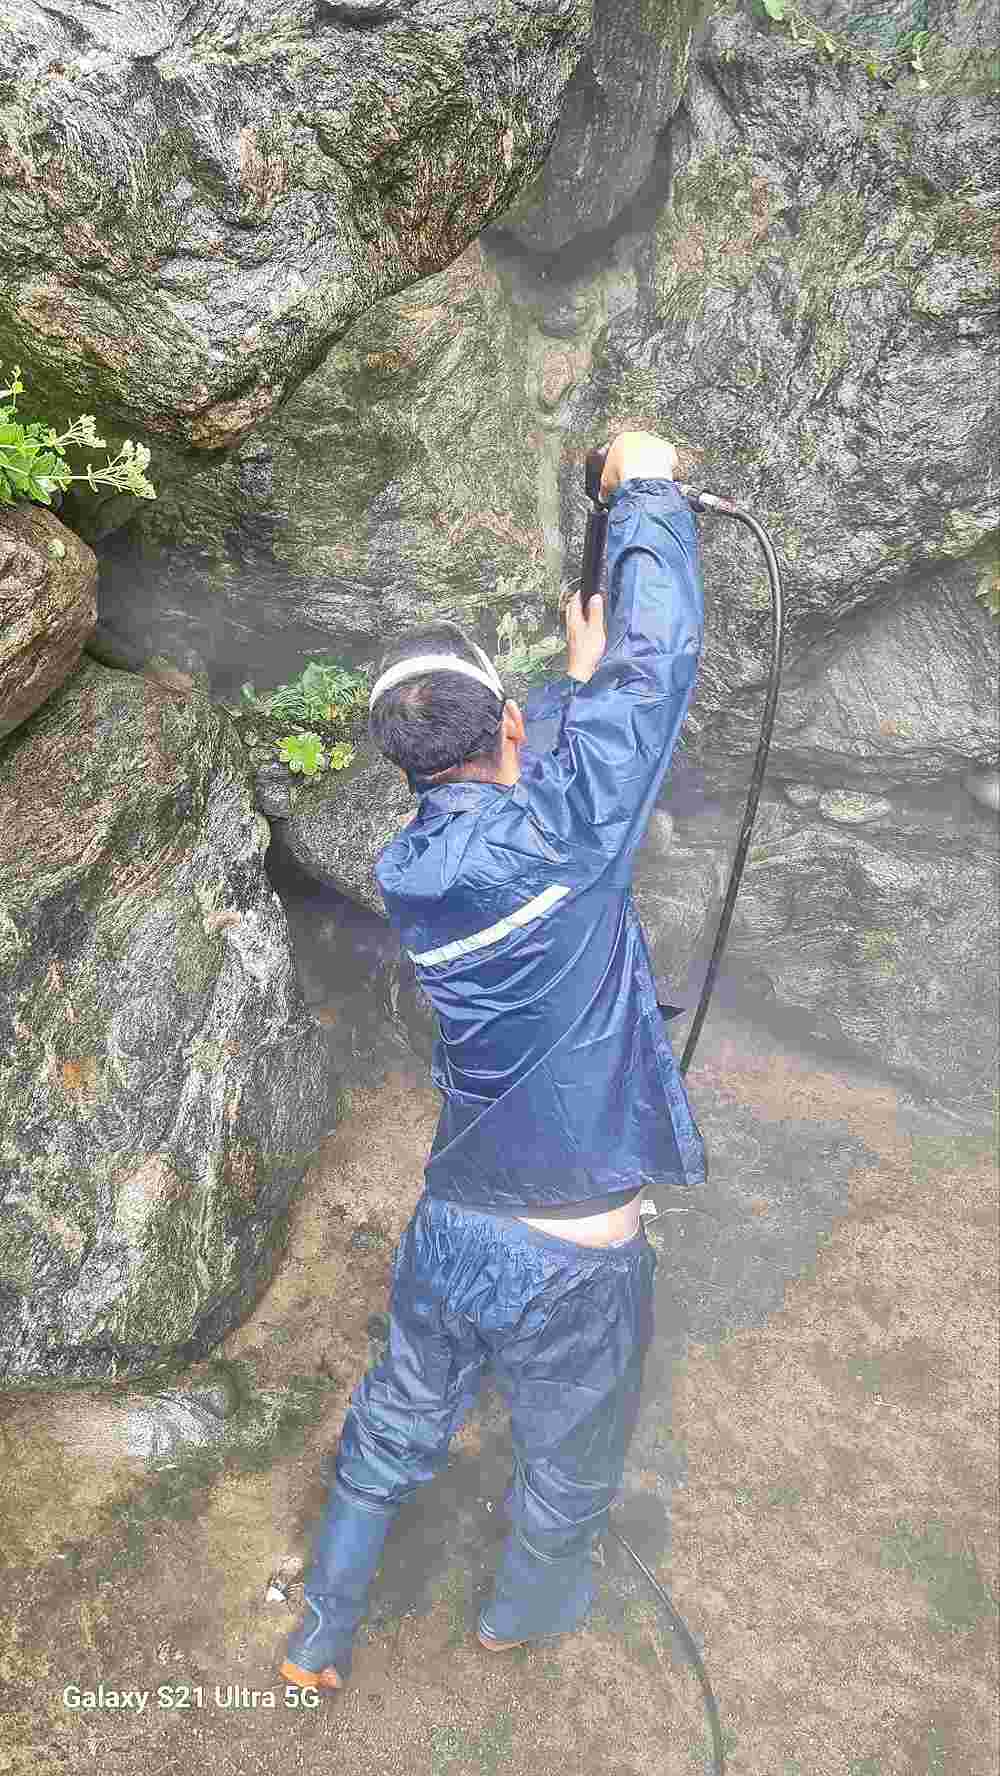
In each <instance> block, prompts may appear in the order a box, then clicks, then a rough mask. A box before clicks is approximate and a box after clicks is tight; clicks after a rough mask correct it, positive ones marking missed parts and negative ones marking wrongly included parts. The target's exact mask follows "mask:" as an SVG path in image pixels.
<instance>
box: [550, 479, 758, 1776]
mask: <svg viewBox="0 0 1000 1776" xmlns="http://www.w3.org/2000/svg"><path fill="white" fill-rule="evenodd" d="M606 455H607V450H593V451H591V452H590V454H589V455H588V457H587V467H586V478H585V486H586V490H587V493H588V495H589V496H590V499H591V500H592V502H593V504H592V507H591V511H590V514H589V516H588V519H587V533H586V537H585V539H584V550H583V567H582V571H581V575H580V598H581V603H582V605H583V608H584V610H586V607H587V603H588V601H589V599H590V597H591V596H592V594H593V593H594V592H596V590H597V586H598V582H599V579H600V573H601V561H602V557H603V553H604V541H605V535H606V531H607V511H606V509H605V508H604V507H602V506H601V504H600V502H599V486H600V478H601V471H602V470H603V467H604V459H605V457H606ZM676 486H677V491H678V493H679V494H681V495H682V496H683V498H684V499H686V500H687V502H688V504H689V506H691V508H692V509H693V510H694V511H695V512H722V513H724V514H725V515H726V517H727V518H735V519H736V520H737V522H738V523H739V524H745V525H746V527H747V529H748V530H751V531H752V532H753V534H754V536H755V537H756V538H757V541H758V543H759V544H760V546H761V549H762V550H763V553H764V562H765V565H766V567H767V577H768V581H769V583H770V587H771V666H770V673H769V676H768V681H767V697H766V699H765V702H764V714H763V716H762V718H761V729H760V741H759V743H758V746H757V757H756V759H755V760H754V767H753V773H752V775H751V778H750V789H749V793H748V795H747V802H746V807H745V809H744V811H743V824H742V826H741V828H740V836H739V839H738V840H737V844H736V853H735V856H734V858H733V867H732V870H731V871H730V875H729V886H728V888H727V890H726V897H725V900H724V901H723V904H722V912H721V914H720V916H719V929H718V931H717V932H716V934H715V944H714V946H713V949H712V954H711V957H710V958H709V964H708V972H707V973H706V975H705V982H704V985H703V987H702V989H701V997H700V999H699V1000H698V1007H697V1010H696V1012H695V1015H694V1022H693V1024H692V1025H691V1030H690V1033H689V1035H688V1039H687V1042H686V1044H685V1047H684V1054H683V1056H682V1058H681V1062H680V1066H679V1068H678V1071H679V1072H680V1073H681V1074H682V1075H683V1074H684V1073H686V1072H687V1069H688V1065H689V1063H690V1060H691V1056H692V1055H693V1054H694V1050H695V1044H696V1042H697V1041H698V1037H699V1036H700V1034H701V1026H702V1024H703V1023H704V1022H705V1014H706V1012H707V1011H708V1002H709V1000H710V999H711V997H712V988H713V987H714V985H715V977H716V974H717V973H718V969H719V963H720V961H721V959H722V952H723V950H724V948H725V944H726V938H727V937H728V936H729V927H730V924H731V922H732V917H733V907H734V906H735V904H736V896H737V894H738V893H739V888H740V881H741V879H742V876H743V865H744V863H745V862H746V855H747V849H748V847H749V844H750V834H751V832H752V831H753V823H754V817H755V815H756V813H757V803H758V802H759V801H760V791H761V785H762V783H763V781H764V771H765V769H766V767H767V755H768V752H769V751H770V748H771V731H772V729H773V727H774V712H775V710H776V708H777V705H778V690H779V687H780V684H781V661H782V654H783V651H784V642H785V619H784V609H783V604H782V594H781V573H780V571H779V568H778V558H777V555H776V554H775V550H774V544H773V543H772V541H771V538H770V537H769V536H768V533H767V531H766V530H765V529H764V526H763V525H762V524H759V523H758V521H757V519H756V518H754V517H753V516H752V515H751V514H750V513H749V512H745V511H744V510H743V508H742V506H734V505H733V502H732V500H727V499H724V498H723V496H722V495H721V494H717V493H704V492H701V491H699V490H698V489H697V488H694V487H690V486H689V485H688V484H687V482H684V481H678V482H677V483H676ZM608 1532H609V1534H610V1535H612V1536H614V1538H615V1541H616V1542H620V1543H621V1545H622V1547H623V1548H624V1549H625V1552H626V1554H628V1555H629V1557H630V1559H632V1560H634V1561H635V1564H636V1566H637V1567H638V1568H639V1571H640V1572H642V1573H644V1574H645V1576H646V1578H647V1579H648V1580H649V1582H650V1584H651V1585H652V1587H653V1590H654V1591H655V1592H656V1595H657V1597H658V1598H659V1599H660V1601H661V1603H662V1604H663V1607H664V1609H665V1610H666V1612H667V1615H668V1617H669V1619H670V1622H671V1625H672V1627H673V1628H675V1629H676V1631H677V1633H678V1634H679V1635H680V1636H681V1639H682V1640H683V1642H684V1645H685V1646H686V1648H687V1650H688V1653H689V1655H690V1658H691V1663H692V1664H693V1666H694V1668H695V1671H696V1672H697V1674H698V1681H699V1683H700V1684H701V1688H702V1693H703V1695H704V1698H705V1710H706V1713H707V1714H708V1724H709V1727H710V1729H711V1733H712V1758H713V1765H714V1776H725V1752H724V1749H723V1744H722V1727H721V1725H720V1722H719V1706H718V1703H717V1702H716V1700H715V1696H714V1695H713V1693H712V1686H711V1684H710V1683H709V1681H708V1673H707V1671H706V1670H705V1666H704V1664H703V1662H702V1658H701V1654H700V1653H699V1651H698V1648H697V1647H696V1645H695V1642H694V1637H693V1635H692V1634H691V1632H690V1630H689V1628H688V1627H687V1624H686V1623H685V1622H684V1620H683V1618H682V1617H681V1616H679V1615H678V1613H677V1611H676V1610H675V1609H674V1606H673V1604H672V1603H671V1601H670V1598H669V1597H668V1595H667V1593H666V1591H664V1589H663V1586H662V1585H660V1584H659V1583H658V1582H657V1580H656V1579H654V1577H653V1575H652V1573H651V1572H650V1570H649V1568H648V1566H646V1565H645V1564H644V1563H643V1561H641V1560H640V1559H639V1556H638V1554H637V1553H636V1551H635V1549H634V1548H633V1547H632V1546H631V1545H630V1543H628V1542H627V1541H626V1540H625V1537H624V1536H623V1535H619V1533H618V1531H617V1530H616V1529H613V1528H612V1526H611V1524H610V1522H609V1524H608Z"/></svg>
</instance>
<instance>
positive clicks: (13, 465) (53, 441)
mask: <svg viewBox="0 0 1000 1776" xmlns="http://www.w3.org/2000/svg"><path fill="white" fill-rule="evenodd" d="M23 393H24V383H23V382H22V381H21V366H20V364H15V365H14V370H13V374H12V376H11V380H10V383H9V384H8V386H7V387H6V388H0V506H12V505H14V504H15V503H16V502H17V501H18V500H31V501H34V502H35V504H37V505H40V506H51V504H52V495H53V494H54V493H57V492H58V493H63V492H65V490H66V488H67V487H69V486H71V485H72V483H73V482H74V481H86V482H87V485H88V486H89V487H90V488H91V490H92V491H94V492H96V491H97V489H98V487H111V488H113V489H114V490H115V492H116V493H133V494H135V496H136V498H137V499H155V498H156V489H155V488H154V486H153V484H152V482H151V481H147V479H146V473H145V471H146V469H147V468H148V466H149V451H148V450H147V449H146V446H145V444H133V443H132V441H131V439H130V438H126V440H125V442H124V444H123V445H122V447H121V449H120V450H119V452H118V455H117V456H116V457H114V458H110V457H109V459H108V461H107V462H106V463H105V464H104V465H103V466H102V467H101V468H99V469H95V468H94V466H93V464H92V463H88V464H87V467H86V468H85V469H84V471H83V473H82V474H80V475H74V474H73V472H72V470H71V468H70V466H69V464H68V462H67V461H66V455H65V453H66V451H67V450H68V449H70V448H72V449H82V448H92V449H94V450H104V449H105V448H106V443H105V440H104V439H103V438H99V437H98V436H97V432H96V430H95V428H94V416H93V414H92V413H81V415H80V417H79V419H75V420H74V421H73V422H72V424H71V425H69V426H67V428H66V430H65V431H64V432H56V431H55V430H54V429H53V427H52V426H47V425H43V424H42V422H41V420H29V421H28V423H27V424H25V423H24V422H23V421H22V420H20V419H18V417H17V397H18V395H22V394H23Z"/></svg>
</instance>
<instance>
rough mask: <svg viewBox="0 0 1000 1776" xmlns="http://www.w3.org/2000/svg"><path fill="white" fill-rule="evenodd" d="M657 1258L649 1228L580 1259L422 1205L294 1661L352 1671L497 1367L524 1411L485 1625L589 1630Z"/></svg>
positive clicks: (518, 1414) (351, 1413) (512, 1630)
mask: <svg viewBox="0 0 1000 1776" xmlns="http://www.w3.org/2000/svg"><path fill="white" fill-rule="evenodd" d="M656 1262H657V1260H656V1253H655V1251H654V1250H653V1248H652V1246H651V1245H650V1244H649V1241H648V1240H647V1238H646V1235H645V1233H644V1231H643V1230H642V1228H641V1227H640V1229H639V1231H638V1233H637V1234H636V1235H635V1237H634V1238H632V1239H630V1240H627V1241H625V1242H623V1243H622V1244H621V1245H618V1246H604V1247H590V1246H581V1245H578V1244H575V1243H573V1242H572V1241H569V1240H563V1239H559V1238H557V1237H556V1236H554V1235H550V1234H547V1233H543V1232H541V1231H540V1230H539V1229H537V1228H533V1227H526V1226H525V1225H524V1224H523V1223H521V1222H518V1221H516V1220H514V1219H513V1218H511V1217H508V1216H504V1215H492V1214H487V1213H485V1212H482V1211H478V1210H474V1209H468V1208H464V1207H460V1206H459V1205H457V1204H455V1203H452V1202H448V1201H444V1200H442V1199H440V1198H435V1197H432V1196H429V1195H426V1194H425V1195H424V1196H423V1197H422V1198H421V1200H420V1202H419V1203H418V1205H417V1208H416V1211H415V1213H414V1215H413V1218H412V1220H411V1221H410V1223H409V1225H408V1226H407V1227H406V1229H405V1230H404V1232H403V1235H402V1238H401V1239H400V1242H399V1245H398V1247H397V1249H396V1255H395V1259H394V1261H393V1273H392V1292H391V1296H390V1329H389V1348H388V1352H387V1355H386V1357H385V1358H384V1360H383V1361H382V1362H380V1363H378V1364H376V1365H375V1367H374V1368H372V1369H370V1370H369V1372H368V1374H367V1375H366V1376H365V1377H364V1379H363V1381H361V1382H360V1383H359V1385H358V1386H357V1387H356V1388H355V1390H354V1392H353V1393H352V1395H351V1404H350V1407H349V1409H348V1412H347V1416H346V1419H345V1421H344V1427H343V1430H342V1432H341V1438H340V1445H339V1448H338V1452H337V1459H336V1466H335V1477H334V1481H333V1484H332V1485H331V1487H330V1492H329V1500H328V1504H327V1510H326V1515H325V1517H324V1520H323V1522H322V1524H321V1526H320V1529H319V1533H318V1535H317V1538H316V1541H315V1543H314V1546H313V1551H312V1564H311V1567H310V1569H309V1571H308V1572H307V1574H306V1579H305V1588H304V1589H305V1605H306V1610H305V1619H304V1621H303V1624H302V1626H301V1628H300V1629H298V1630H297V1631H296V1633H295V1634H293V1635H292V1637H291V1639H290V1641H289V1645H288V1652H287V1657H288V1658H289V1659H291V1660H292V1661H293V1662H294V1663H295V1664H297V1665H300V1666H302V1667H303V1668H304V1669H305V1670H307V1671H317V1672H318V1671H321V1670H322V1669H323V1668H324V1666H326V1665H334V1666H336V1668H337V1670H338V1672H339V1674H340V1676H341V1677H342V1678H345V1679H346V1678H347V1677H348V1676H349V1675H350V1671H351V1659H352V1647H353V1640H354V1634H355V1631H356V1629H357V1627H358V1625H359V1623H360V1621H361V1619H362V1617H363V1616H364V1614H365V1610H366V1606H367V1600H368V1592H369V1587H370V1585H371V1582H372V1580H373V1578H374V1577H375V1574H376V1572H377V1570H378V1566H379V1562H380V1560H381V1556H382V1549H383V1546H384V1543H385V1540H386V1537H387V1535H388V1533H389V1530H390V1528H391V1527H392V1524H393V1522H394V1521H395V1518H396V1516H397V1514H398V1512H399V1508H400V1506H401V1504H402V1502H403V1500H404V1499H406V1498H408V1497H409V1496H410V1495H411V1493H413V1492H415V1491H416V1489H417V1488H418V1487H419V1486H421V1485H423V1484H424V1482H425V1481H428V1480H431V1479H432V1478H433V1477H434V1475H435V1474H438V1473H440V1472H441V1471H442V1470H443V1469H444V1468H445V1466H446V1465H447V1460H448V1446H449V1444H450V1442H451V1439H452V1437H453V1436H454V1434H455V1432H456V1431H457V1430H458V1429H459V1427H460V1425H461V1424H462V1422H463V1420H464V1418H465V1416H466V1414H467V1413H468V1411H469V1408H470V1407H471V1406H472V1405H473V1404H474V1403H475V1401H476V1399H477V1397H478V1394H479V1389H480V1384H481V1380H482V1376H483V1371H484V1369H485V1368H486V1366H487V1365H491V1366H492V1369H493V1372H494V1375H495V1377H496V1381H497V1385H498V1387H499V1389H500V1391H501V1393H502V1395H503V1396H504V1398H505V1400H506V1402H507V1404H508V1405H509V1407H510V1413H511V1435H512V1440H513V1445H514V1472H513V1476H512V1479H511V1483H510V1486H509V1488H508V1491H507V1495H506V1498H505V1501H504V1503H505V1506H506V1510H507V1514H508V1517H509V1519H510V1522H511V1526H512V1527H511V1530H510V1534H509V1535H508V1538H507V1541H506V1544H505V1546H504V1549H503V1553H502V1557H501V1560H500V1565H499V1569H498V1572H497V1578H496V1585H495V1589H494V1594H493V1597H492V1599H491V1600H490V1601H489V1603H488V1604H487V1605H486V1607H485V1608H484V1610H483V1612H482V1614H481V1616H480V1627H481V1628H482V1629H483V1630H484V1631H485V1632H486V1633H487V1634H492V1635H493V1636H494V1637H495V1638H496V1639H498V1640H523V1639H535V1638H539V1637H541V1638H546V1637H548V1636H550V1635H557V1634H565V1633H567V1632H568V1631H569V1630H571V1629H573V1628H576V1627H578V1626H579V1625H580V1623H581V1622H582V1621H583V1619H584V1617H585V1616H586V1615H587V1613H588V1611H589V1609H590V1607H591V1604H592V1602H593V1596H594V1578H593V1571H594V1567H593V1560H592V1557H591V1550H592V1547H593V1541H594V1537H595V1535H597V1534H599V1533H600V1531H601V1530H602V1529H604V1528H606V1526H607V1520H608V1510H609V1507H610V1506H611V1504H612V1503H613V1502H614V1498H615V1495H616V1493H617V1491H618V1488H619V1486H620V1484H621V1479H622V1474H623V1471H624V1466H625V1455H626V1451H627V1449H628V1446H629V1443H630V1441H631V1439H632V1434H633V1431H634V1429H635V1424H636V1418H637V1415H638V1408H639V1394H640V1389H641V1385H642V1370H643V1364H644V1360H645V1356H646V1352H647V1349H648V1347H649V1342H650V1338H651V1336H652V1329H653V1280H654V1276H655V1273H656Z"/></svg>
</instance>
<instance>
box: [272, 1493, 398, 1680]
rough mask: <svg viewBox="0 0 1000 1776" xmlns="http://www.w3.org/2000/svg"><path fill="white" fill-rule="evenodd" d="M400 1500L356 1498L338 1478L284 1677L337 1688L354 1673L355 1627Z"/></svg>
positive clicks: (358, 1621) (318, 1544)
mask: <svg viewBox="0 0 1000 1776" xmlns="http://www.w3.org/2000/svg"><path fill="white" fill-rule="evenodd" d="M398 1514H399V1506H398V1504H397V1505H392V1506H388V1507H385V1506H379V1507H372V1506H368V1505H362V1504H360V1503H355V1502H354V1500H353V1499H351V1498H349V1497H348V1495H347V1494H346V1493H345V1492H343V1491H342V1490H341V1489H340V1487H339V1486H338V1485H336V1484H334V1485H333V1486H331V1488H330V1496H329V1502H328V1504H327V1511H326V1516H325V1518H324V1519H323V1523H322V1525H321V1528H320V1531H319V1534H318V1536H317V1538H316V1541H315V1543H314V1545H313V1552H312V1565H311V1566H310V1568H309V1571H308V1573H307V1574H306V1579H305V1585H304V1587H303V1601H304V1604H305V1616H304V1619H303V1621H302V1623H301V1625H300V1627H299V1628H297V1629H296V1630H295V1632H294V1634H292V1635H291V1636H290V1637H289V1641H288V1647H287V1651H286V1656H285V1660H284V1663H283V1664H282V1667H281V1675H282V1677H283V1678H284V1679H285V1681H286V1683H297V1684H302V1685H304V1686H305V1685H308V1686H310V1687H313V1688H316V1689H324V1690H339V1689H340V1688H341V1687H342V1685H343V1684H345V1683H346V1682H347V1679H348V1678H349V1677H350V1675H351V1661H352V1652H353V1645H354V1635H355V1631H356V1629H357V1627H358V1624H359V1623H360V1621H361V1619H362V1617H363V1615H364V1613H365V1609H366V1606H367V1603H368V1591H369V1587H370V1585H371V1582H372V1580H373V1578H374V1577H375V1574H376V1572H377V1571H378V1565H379V1561H380V1560H381V1558H382V1549H383V1547H384V1546H385V1540H386V1537H387V1535H388V1534H389V1531H390V1529H391V1528H392V1525H393V1523H394V1522H395V1519H396V1517H397V1516H398Z"/></svg>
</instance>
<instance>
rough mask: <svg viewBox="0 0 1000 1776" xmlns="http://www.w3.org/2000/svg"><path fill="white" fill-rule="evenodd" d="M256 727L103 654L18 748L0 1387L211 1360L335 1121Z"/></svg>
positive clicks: (0, 903) (6, 1019)
mask: <svg viewBox="0 0 1000 1776" xmlns="http://www.w3.org/2000/svg"><path fill="white" fill-rule="evenodd" d="M268 837H269V835H268V829H267V824H266V822H265V821H264V820H263V819H262V818H261V817H260V815H259V814H257V813H256V812H255V810H254V806H253V798H252V783H251V777H250V773H249V769H248V765H247V761H246V757H245V753H244V749H243V746H242V743H241V742H240V740H239V738H238V736H237V735H236V733H235V730H234V729H233V727H232V725H231V723H230V722H229V721H228V719H227V718H226V717H225V716H224V715H222V714H220V713H219V712H217V711H215V710H213V709H212V707H211V705H210V704H208V703H207V702H206V701H205V700H204V699H199V698H196V697H192V696H183V695H181V694H179V693H178V692H176V691H171V690H170V689H168V688H167V687H166V686H165V685H164V684H162V683H156V682H154V681H153V680H152V679H148V678H146V677H143V676H141V675H131V674H126V673H119V672H112V671H108V670H106V669H105V668H104V667H101V666H99V665H97V664H96V663H95V662H93V661H89V662H88V663H87V664H86V665H85V666H84V667H83V668H82V669H81V670H80V671H78V672H77V673H76V674H75V676H74V677H73V678H72V679H71V680H70V682H69V683H68V684H67V685H65V686H64V687H63V689H62V690H61V691H59V692H57V693H56V694H55V695H53V696H50V697H49V698H48V700H47V702H46V703H45V704H44V705H43V707H42V708H41V709H40V710H38V711H37V712H36V714H35V715H33V716H32V717H31V718H30V720H29V721H27V722H25V723H24V724H22V726H21V727H20V728H19V729H18V730H17V731H16V732H15V733H14V734H11V735H9V736H8V738H7V739H6V740H5V741H4V742H3V743H2V744H0V965H2V967H0V981H2V997H0V1054H2V1056H3V1062H2V1066H0V1385H4V1386H6V1387H12V1386H18V1385H37V1384H40V1383H44V1382H45V1381H52V1382H54V1383H56V1382H64V1381H65V1380H67V1379H77V1380H85V1379H86V1380H91V1379H100V1378H104V1377H108V1376H117V1377H122V1376H130V1375H136V1376H138V1375H142V1374H144V1373H145V1372H146V1371H147V1370H149V1369H150V1368H151V1367H158V1366H160V1365H162V1364H163V1363H164V1362H165V1361H166V1362H169V1361H170V1360H172V1359H176V1361H177V1362H182V1361H190V1360H191V1359H192V1358H196V1357H199V1356H203V1355H204V1354H206V1353H207V1352H208V1351H210V1350H211V1349H212V1348H213V1347H214V1345H216V1344H217V1343H218V1341H219V1340H220V1339H221V1338H222V1337H223V1336H224V1334H225V1333H226V1331H228V1329H229V1328H230V1327H231V1326H233V1325H237V1324H239V1322H240V1321H241V1320H242V1319H243V1317H244V1316H245V1315H246V1313H247V1312H248V1311H249V1310H250V1308H251V1307H252V1305H253V1304H254V1302H255V1301H256V1299H257V1297H258V1295H259V1294H260V1292H261V1290H262V1289H263V1288H264V1287H265V1286H266V1284H267V1282H268V1281H269V1280H270V1277H271V1275H272V1274H273V1271H274V1267H275V1265H276V1263H277V1261H278V1258H279V1257H280V1254H281V1250H282V1245H283V1241H284V1236H285V1229H286V1221H287V1215H288V1211H289V1205H290V1203H291V1200H292V1197H293V1194H294V1192H295V1189H296V1187H297V1185H298V1184H299V1183H300V1182H301V1179H302V1177H303V1175H304V1172H305V1168H306V1166H307V1164H308V1162H309V1159H310V1157H311V1156H312V1154H313V1153H314V1152H315V1151H316V1149H317V1147H318V1144H319V1141H320V1138H321V1136H322V1135H323V1133H324V1132H326V1130H327V1127H328V1117H329V1103H330V1087H331V1081H330V1073H329V1065H328V1059H327V1053H326V1046H325V1042H324V1039H323V1033H322V1031H321V1029H320V1028H319V1026H318V1025H317V1024H316V1023H315V1022H314V1020H313V1019H312V1018H311V1017H310V1016H309V1014H308V1012H307V1010H306V1008H305V1005H304V1002H303V999H302V995H301V991H300V989H299V986H298V984H297V981H296V978H295V973H294V968H293V963H292V957H291V953H290V947H289V938H288V927H287V923H286V919H285V915H284V912H283V910H282V907H281V903H280V901H279V900H278V898H277V896H276V895H275V893H274V891H273V889H272V888H271V886H270V884H269V882H268V880H267V877H266V874H265V871H264V853H265V851H266V848H267V844H268Z"/></svg>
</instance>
